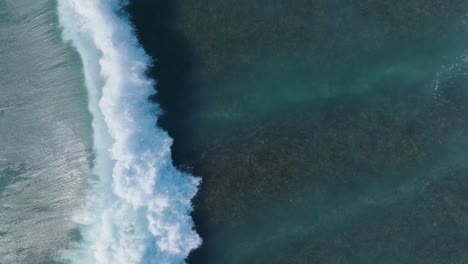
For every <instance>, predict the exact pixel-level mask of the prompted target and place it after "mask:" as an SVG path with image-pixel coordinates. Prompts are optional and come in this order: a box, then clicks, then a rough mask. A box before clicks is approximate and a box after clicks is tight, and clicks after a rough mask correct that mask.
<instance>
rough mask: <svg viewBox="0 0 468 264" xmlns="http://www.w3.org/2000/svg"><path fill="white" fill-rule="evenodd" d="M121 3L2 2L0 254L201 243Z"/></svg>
mask: <svg viewBox="0 0 468 264" xmlns="http://www.w3.org/2000/svg"><path fill="white" fill-rule="evenodd" d="M124 6H125V1H113V0H111V1H107V0H106V1H81V0H80V1H75V0H70V1H68V0H64V1H48V0H43V1H34V2H31V1H1V2H0V12H1V16H0V38H1V39H0V40H1V42H0V43H1V47H0V48H1V49H0V52H1V53H0V61H1V68H0V88H1V97H0V136H1V141H0V146H1V148H0V184H1V185H0V195H1V197H0V199H1V206H2V207H1V208H2V210H1V214H0V228H1V232H0V263H57V262H58V263H125V264H130V263H182V262H184V259H185V258H186V257H187V255H188V253H189V252H190V251H191V250H192V249H194V248H196V247H198V246H199V245H200V243H201V239H200V237H199V236H198V234H197V233H196V232H195V230H194V229H193V221H192V218H191V216H190V212H191V210H192V204H191V198H192V197H193V196H194V195H195V193H196V191H197V186H198V183H199V179H198V178H195V177H192V176H191V175H189V174H186V173H182V172H180V171H178V170H177V169H176V168H175V167H174V166H173V165H172V160H171V150H170V146H171V143H172V139H171V138H170V137H169V136H168V135H167V134H166V133H165V132H164V131H163V130H161V129H159V128H158V127H157V126H156V122H157V117H158V115H159V112H160V110H159V109H158V106H157V105H156V104H154V103H153V102H151V101H150V100H149V97H150V96H151V95H152V94H154V93H155V89H154V85H155V83H154V81H153V80H151V79H149V78H147V77H146V75H145V71H146V70H147V68H148V67H149V66H150V65H151V59H150V57H148V56H147V55H146V54H145V52H144V50H143V49H142V47H141V46H140V45H139V44H138V41H137V39H136V37H135V35H134V34H133V28H132V26H131V22H129V21H128V19H127V18H126V15H125V12H124V11H123V8H124Z"/></svg>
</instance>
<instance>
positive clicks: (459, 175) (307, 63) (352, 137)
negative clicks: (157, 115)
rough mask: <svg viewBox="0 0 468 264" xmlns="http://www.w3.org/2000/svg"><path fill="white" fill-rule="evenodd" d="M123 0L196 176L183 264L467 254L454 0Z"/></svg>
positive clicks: (442, 258)
mask: <svg viewBox="0 0 468 264" xmlns="http://www.w3.org/2000/svg"><path fill="white" fill-rule="evenodd" d="M130 9H131V11H132V12H131V13H132V19H133V20H134V22H135V24H136V26H137V32H138V34H139V37H140V39H141V41H142V44H143V45H144V47H145V48H146V50H147V51H148V52H149V53H150V54H151V55H152V56H153V57H156V58H158V61H157V63H156V65H159V67H155V68H154V69H153V71H152V74H153V75H154V76H155V78H156V79H157V80H158V81H159V86H158V87H159V88H158V91H159V93H158V94H157V95H156V100H157V101H158V102H159V103H160V104H161V106H162V108H163V109H165V110H167V112H166V114H165V115H163V116H162V118H161V119H160V120H159V122H160V124H161V126H162V127H164V128H165V129H166V130H167V131H168V132H169V134H170V135H171V136H172V137H173V138H174V147H173V156H174V160H175V161H176V163H177V164H178V165H179V166H183V167H186V168H188V169H190V170H192V171H193V173H194V174H195V175H201V176H202V179H203V182H202V185H201V190H200V192H199V194H198V195H197V197H196V198H195V211H194V218H195V223H196V227H197V231H198V232H199V234H200V235H201V237H202V238H203V239H204V243H203V245H202V246H201V247H200V248H198V249H197V250H195V251H194V252H193V253H192V254H191V256H190V258H189V260H188V262H189V263H327V264H328V263H464V262H466V258H467V255H468V251H467V250H465V249H464V247H465V246H464V245H465V244H466V243H467V237H466V228H465V227H466V225H467V222H466V219H467V211H466V208H465V206H466V198H467V197H466V195H465V194H464V193H465V192H464V190H465V189H466V180H465V178H466V160H467V157H468V156H467V154H468V153H467V148H466V147H467V141H466V139H465V136H464V135H466V133H467V132H468V131H467V129H468V127H467V121H468V120H467V115H466V114H467V111H466V110H467V109H466V105H465V102H466V98H467V92H466V91H468V90H467V89H466V88H467V86H466V83H467V78H466V76H467V75H466V74H467V71H466V70H467V68H466V55H467V43H468V38H467V31H466V29H467V27H466V13H467V11H468V6H467V3H466V1H450V2H447V1H437V0H434V1H418V0H412V1H391V2H390V1H346V0H336V1H309V0H301V1H281V0H278V1H276V0H270V1H262V0H253V1H252V0H250V1H247V0H245V1H242V0H241V1H229V0H227V1H204V2H200V1H190V0H184V1H171V3H167V2H166V1H152V2H149V1H135V2H133V4H132V5H131V6H130ZM158 10H164V11H158ZM156 36H160V37H161V39H164V40H165V41H164V42H160V41H159V40H160V39H159V38H158V37H156ZM174 102H178V103H177V104H174Z"/></svg>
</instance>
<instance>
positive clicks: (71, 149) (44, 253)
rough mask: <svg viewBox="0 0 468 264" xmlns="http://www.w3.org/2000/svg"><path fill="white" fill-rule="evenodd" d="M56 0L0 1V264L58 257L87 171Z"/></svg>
mask: <svg viewBox="0 0 468 264" xmlns="http://www.w3.org/2000/svg"><path fill="white" fill-rule="evenodd" d="M55 8H56V6H55V2H54V1H48V0H41V1H33V2H31V1H17V0H14V1H10V0H6V1H0V62H1V66H0V208H1V209H0V263H45V262H47V261H51V260H52V259H54V258H57V257H58V256H59V255H60V250H63V249H64V248H65V247H66V246H67V244H68V241H69V239H70V237H71V234H72V232H73V231H72V230H73V228H74V227H75V226H76V225H75V224H73V222H72V221H71V215H72V212H73V210H75V209H76V208H77V207H79V205H80V203H81V198H80V196H81V195H82V190H83V189H84V187H85V185H86V184H85V182H86V179H87V177H88V176H89V173H90V169H89V168H90V165H91V151H90V147H91V144H90V142H91V138H90V136H89V135H90V128H91V126H90V116H89V114H88V111H87V107H86V104H87V103H86V93H85V90H83V89H82V76H81V73H80V67H81V65H80V62H79V59H78V57H77V55H76V54H75V53H74V52H73V51H72V50H71V49H69V48H67V47H66V46H65V45H63V43H62V40H61V32H60V29H59V28H58V21H57V17H56V12H55Z"/></svg>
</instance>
